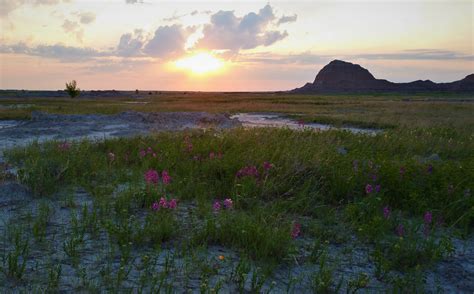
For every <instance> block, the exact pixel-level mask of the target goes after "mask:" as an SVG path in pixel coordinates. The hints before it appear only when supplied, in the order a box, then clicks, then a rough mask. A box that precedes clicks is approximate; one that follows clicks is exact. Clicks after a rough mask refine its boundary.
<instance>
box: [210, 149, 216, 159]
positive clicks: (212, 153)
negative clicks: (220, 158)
mask: <svg viewBox="0 0 474 294" xmlns="http://www.w3.org/2000/svg"><path fill="white" fill-rule="evenodd" d="M214 158H216V154H214V152H212V151H211V152H210V153H209V159H211V160H212V159H214Z"/></svg>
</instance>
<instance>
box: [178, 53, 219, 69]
mask: <svg viewBox="0 0 474 294" xmlns="http://www.w3.org/2000/svg"><path fill="white" fill-rule="evenodd" d="M223 65H224V63H223V62H222V61H221V60H220V59H218V58H216V57H214V56H213V55H212V54H210V53H207V52H201V53H198V54H195V55H192V56H189V57H184V58H182V59H180V60H177V61H176V62H175V66H176V67H177V68H179V69H183V70H188V71H191V72H192V73H195V74H206V73H210V72H215V71H217V70H219V69H220V68H222V66H223Z"/></svg>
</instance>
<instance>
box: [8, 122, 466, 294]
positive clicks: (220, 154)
mask: <svg viewBox="0 0 474 294" xmlns="http://www.w3.org/2000/svg"><path fill="white" fill-rule="evenodd" d="M339 147H344V148H345V149H346V150H347V151H348V152H347V154H341V153H340V152H338V148H339ZM472 150H474V136H473V134H472V133H470V132H469V131H468V130H466V129H462V128H461V129H453V128H449V127H445V128H442V127H432V128H395V129H388V130H386V131H385V132H383V133H381V134H378V135H375V136H366V135H356V134H351V133H349V132H343V131H328V132H312V131H296V132H295V131H291V130H278V129H252V130H245V129H233V130H228V131H195V132H179V133H160V134H156V135H153V136H148V137H137V138H129V139H114V140H106V141H103V142H97V143H94V142H89V141H81V142H74V143H72V142H49V143H46V144H42V145H40V144H37V143H33V144H32V145H30V146H28V147H26V148H17V149H14V150H11V151H9V152H7V154H6V155H7V158H8V160H9V162H11V163H13V164H15V165H17V166H19V167H20V170H19V179H20V180H21V181H22V182H23V183H25V184H26V185H28V186H29V187H30V188H31V190H32V191H33V192H34V193H35V195H36V197H39V198H40V199H53V201H55V200H54V199H55V198H54V197H57V196H54V195H58V193H59V195H64V194H66V193H65V190H67V189H73V188H74V187H82V188H84V189H85V190H86V191H87V193H88V195H90V196H91V203H90V204H81V203H74V201H71V200H67V199H65V197H64V196H61V201H63V203H69V204H67V206H68V207H70V209H73V212H72V213H71V215H70V218H69V219H70V220H69V221H68V222H67V223H68V225H67V228H66V229H67V231H68V232H69V233H68V234H67V237H66V238H65V239H64V240H63V243H61V246H60V250H62V251H63V252H64V253H65V255H64V259H63V261H62V263H65V264H70V265H71V266H72V267H74V268H76V270H77V273H78V275H79V273H82V274H80V275H79V276H81V275H82V277H83V284H82V286H81V287H82V289H88V290H89V291H93V290H94V289H108V290H111V291H116V290H120V289H129V290H131V289H139V288H140V289H142V290H143V289H145V290H147V291H148V290H150V291H151V290H155V291H156V290H157V289H161V291H166V289H173V288H174V287H175V286H176V283H179V284H180V285H186V284H187V283H190V281H191V280H192V279H191V277H192V275H193V274H194V275H196V274H198V275H199V276H200V278H199V281H200V285H199V287H200V289H201V290H202V291H204V292H207V291H210V292H212V291H215V290H216V289H221V287H222V285H223V284H227V285H233V286H230V287H231V288H230V289H234V290H235V291H242V290H243V289H247V290H249V289H253V291H264V290H263V289H266V290H265V291H267V290H271V289H272V287H278V289H280V290H281V289H282V287H283V289H285V288H286V289H292V288H293V287H294V286H295V285H296V284H298V283H297V282H296V281H298V279H301V281H303V280H304V281H308V284H307V285H308V289H309V288H311V289H313V290H314V291H315V292H317V293H322V292H328V291H336V292H337V291H338V290H341V289H346V290H347V291H349V292H350V291H353V292H355V291H357V290H359V289H363V288H365V287H367V286H369V284H370V283H372V282H371V281H378V282H379V283H384V284H385V285H386V287H387V289H393V290H395V291H396V290H397V289H398V290H399V289H404V287H405V288H407V287H408V288H412V289H424V287H425V284H424V282H423V278H422V276H423V272H424V271H425V270H427V269H429V268H430V267H431V266H433V265H435V264H436V262H437V261H439V260H442V259H444V258H446V257H447V256H450V255H451V254H453V252H454V247H453V243H452V237H453V236H455V235H457V236H469V235H470V234H471V233H472V228H473V227H474V210H473V207H474V198H473V197H472V196H471V193H472V192H471V191H473V189H474V186H473V183H474V157H473V156H472ZM160 199H161V200H160ZM173 199H177V207H174V205H172V204H171V203H172V201H173ZM225 199H227V200H225ZM229 199H231V200H232V201H231V202H229ZM226 201H227V202H226ZM163 203H164V204H163ZM78 204H79V205H78ZM53 213H54V211H53V210H52V208H50V207H49V206H47V205H45V204H43V205H42V206H40V207H39V210H38V213H37V214H35V215H36V216H34V217H32V218H31V220H26V223H27V224H28V223H30V224H31V225H30V226H27V227H25V228H24V230H25V234H26V233H27V232H30V231H31V232H32V235H33V236H34V237H35V241H36V242H38V243H41V244H43V245H42V246H48V245H47V244H48V243H51V242H55V241H54V238H55V237H53V236H51V235H50V234H47V233H46V232H48V230H50V229H51V228H50V226H51V224H50V221H51V214H53ZM17 234H18V233H17ZM104 238H105V240H107V242H106V243H105V244H103V243H100V240H104ZM10 239H11V241H10V240H8V238H7V239H5V240H3V241H2V242H3V244H8V245H5V248H8V249H7V250H6V251H4V253H2V254H3V260H4V262H3V266H2V268H3V272H4V273H5V279H8V280H10V279H15V280H24V281H28V272H26V274H25V267H24V260H25V259H27V258H28V251H29V246H31V244H32V243H31V240H25V239H24V238H20V237H18V236H17V237H15V238H10ZM354 240H355V241H354ZM90 242H99V243H100V244H102V245H101V248H102V251H99V253H97V254H104V257H103V258H104V261H103V262H102V267H101V270H100V274H97V276H100V278H99V279H94V280H91V279H90V277H91V276H94V275H95V274H94V273H93V272H88V271H90V269H89V270H87V269H86V267H85V265H84V264H83V263H82V261H81V260H82V259H83V258H85V257H84V256H85V255H86V254H89V253H88V252H89V251H88V250H90V249H87V246H88V245H87V244H90ZM341 244H342V246H345V248H346V251H344V252H343V253H340V254H336V255H334V253H333V250H335V248H338V247H339V246H340V245H341ZM50 246H52V245H50ZM213 246H218V247H219V248H223V249H222V250H228V251H222V252H223V253H220V254H218V255H211V256H209V255H206V254H204V257H203V255H202V254H199V252H201V251H202V250H204V251H206V250H212V248H213ZM353 246H364V248H366V249H365V250H366V251H367V258H368V260H367V261H365V262H368V263H369V264H372V265H373V266H374V267H375V271H374V272H372V273H370V272H367V273H366V272H358V273H354V274H353V275H351V276H344V275H340V274H336V273H337V269H338V267H340V266H342V265H341V264H340V262H341V261H339V260H338V258H342V257H340V256H348V258H349V259H350V258H352V257H350V256H352V254H353V253H352V251H351V248H352V247H353ZM170 248H172V250H169V249H170ZM354 248H355V247H354ZM100 252H102V253H100ZM163 252H166V255H163V254H164V253H163ZM229 252H235V254H236V255H235V256H232V254H234V253H229ZM137 254H138V255H137ZM140 256H141V257H140ZM338 256H339V257H338ZM117 258H119V264H112V262H114V260H117ZM153 258H156V259H157V260H161V261H160V263H159V264H160V271H156V270H155V267H154V262H152V261H151V260H152V259H153ZM203 258H204V259H203ZM344 258H345V257H344ZM295 264H296V265H298V266H303V265H304V266H307V267H308V268H310V270H308V275H307V277H292V276H291V275H290V276H289V277H288V279H287V284H285V285H284V286H282V285H277V284H275V283H272V281H273V279H274V274H275V272H277V271H278V270H279V268H281V267H287V268H291V267H293V266H295ZM135 267H136V268H137V269H138V273H139V274H140V275H141V274H143V275H145V277H146V278H143V279H139V280H140V286H137V285H135V284H133V283H131V282H130V280H131V279H132V277H131V275H132V274H131V273H132V272H135V271H136V270H137V269H135ZM226 268H227V269H229V268H232V269H233V270H232V271H231V272H228V271H226V270H225V269H226ZM62 272H63V271H62V270H61V267H53V264H51V265H50V267H49V269H48V270H47V271H45V274H47V275H48V276H47V277H45V278H44V283H47V285H44V287H45V288H44V289H46V288H48V289H53V288H54V289H57V288H58V285H60V284H61V275H62ZM147 273H149V274H147ZM88 277H89V278H88ZM415 277H420V278H416V279H415ZM0 281H1V279H0ZM173 283H174V284H173ZM38 285H41V283H39V284H38ZM163 289H165V290H163ZM275 289H276V288H275Z"/></svg>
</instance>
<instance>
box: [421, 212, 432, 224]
mask: <svg viewBox="0 0 474 294" xmlns="http://www.w3.org/2000/svg"><path fill="white" fill-rule="evenodd" d="M423 219H424V221H425V224H427V225H429V224H431V222H432V221H433V214H432V213H431V212H430V211H427V212H425V215H424V216H423Z"/></svg>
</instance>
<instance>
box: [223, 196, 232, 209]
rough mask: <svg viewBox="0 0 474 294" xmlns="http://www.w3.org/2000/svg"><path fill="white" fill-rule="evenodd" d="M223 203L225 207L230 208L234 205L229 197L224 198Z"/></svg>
mask: <svg viewBox="0 0 474 294" xmlns="http://www.w3.org/2000/svg"><path fill="white" fill-rule="evenodd" d="M223 203H224V207H225V208H226V209H232V206H233V205H234V202H233V201H232V199H230V198H227V199H225V200H224V202H223Z"/></svg>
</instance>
